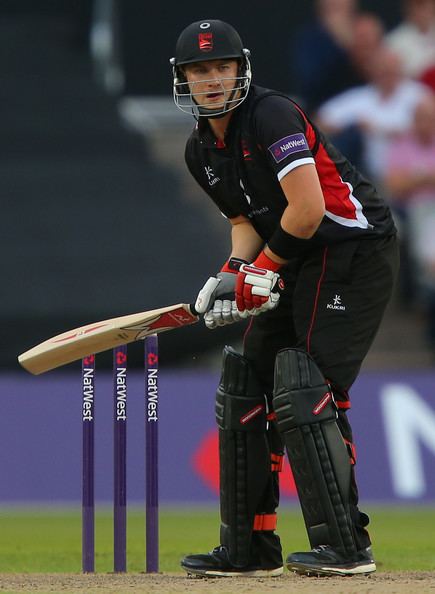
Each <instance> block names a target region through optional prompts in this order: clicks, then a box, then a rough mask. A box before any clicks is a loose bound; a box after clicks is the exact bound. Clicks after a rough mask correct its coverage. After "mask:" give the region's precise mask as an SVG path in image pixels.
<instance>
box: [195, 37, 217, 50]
mask: <svg viewBox="0 0 435 594" xmlns="http://www.w3.org/2000/svg"><path fill="white" fill-rule="evenodd" d="M198 44H199V49H200V50H201V51H202V52H211V50H212V49H213V33H199V34H198Z"/></svg>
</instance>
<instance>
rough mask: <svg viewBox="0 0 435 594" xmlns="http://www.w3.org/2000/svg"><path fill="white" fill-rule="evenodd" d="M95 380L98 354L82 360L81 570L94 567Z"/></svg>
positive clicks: (89, 569)
mask: <svg viewBox="0 0 435 594" xmlns="http://www.w3.org/2000/svg"><path fill="white" fill-rule="evenodd" d="M94 382H95V357H94V355H89V356H88V357H85V358H84V359H83V361H82V429H83V433H82V439H83V449H82V571H83V572H84V573H91V572H94V571H95V499H94V470H95V463H94V410H95V409H94V393H95V389H94Z"/></svg>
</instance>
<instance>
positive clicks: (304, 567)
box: [286, 545, 376, 576]
mask: <svg viewBox="0 0 435 594" xmlns="http://www.w3.org/2000/svg"><path fill="white" fill-rule="evenodd" d="M286 565H287V568H288V569H289V570H290V571H294V572H295V573H298V574H301V575H313V576H322V575H329V576H331V575H367V574H369V573H372V572H373V571H376V564H375V560H374V559H373V553H372V549H371V548H370V547H367V548H366V549H361V550H360V551H357V553H356V555H355V556H354V557H353V558H352V559H349V558H348V557H344V556H343V555H341V554H340V553H338V552H337V551H335V550H334V549H333V548H332V547H331V546H329V545H320V546H318V547H314V548H313V549H312V550H311V551H310V552H308V553H291V554H290V555H289V556H288V557H287V560H286Z"/></svg>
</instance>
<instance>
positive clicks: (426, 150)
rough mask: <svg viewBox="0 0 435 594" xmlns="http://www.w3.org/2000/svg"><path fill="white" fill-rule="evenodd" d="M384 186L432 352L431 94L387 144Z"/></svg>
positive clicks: (434, 101) (434, 103) (434, 150)
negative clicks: (396, 215)
mask: <svg viewBox="0 0 435 594" xmlns="http://www.w3.org/2000/svg"><path fill="white" fill-rule="evenodd" d="M384 185H385V188H386V190H387V191H388V192H389V194H390V196H391V200H392V204H393V206H395V207H396V208H395V210H396V211H397V212H399V213H400V221H399V222H400V223H401V224H399V230H400V231H399V232H400V235H401V236H402V241H403V242H404V244H405V245H407V246H408V250H409V257H410V260H409V261H410V266H409V268H406V269H405V270H404V273H405V275H406V281H407V282H412V280H413V279H414V280H415V282H416V285H417V297H419V298H420V300H421V302H422V303H423V305H424V307H425V309H426V312H427V319H428V324H427V334H428V341H429V345H430V347H431V348H432V350H433V352H434V353H435V95H432V94H431V95H429V96H427V97H425V98H424V99H423V100H421V101H420V102H419V103H418V105H417V107H416V109H415V112H414V121H413V127H412V129H411V130H410V131H409V132H408V133H407V134H406V135H404V136H403V137H402V139H400V140H399V141H398V142H396V143H394V144H393V145H391V147H390V149H389V151H388V153H387V160H386V174H385V180H384ZM405 262H407V259H406V258H405ZM410 272H413V274H412V275H411V274H410Z"/></svg>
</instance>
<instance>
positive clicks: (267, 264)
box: [252, 252, 282, 272]
mask: <svg viewBox="0 0 435 594" xmlns="http://www.w3.org/2000/svg"><path fill="white" fill-rule="evenodd" d="M252 264H253V265H254V266H257V268H266V270H272V271H273V272H277V270H279V269H280V268H281V266H282V264H279V263H278V262H275V261H274V260H271V259H270V258H269V256H268V255H267V254H265V253H264V252H260V253H259V254H258V256H257V259H256V260H255V262H253V263H252Z"/></svg>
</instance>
